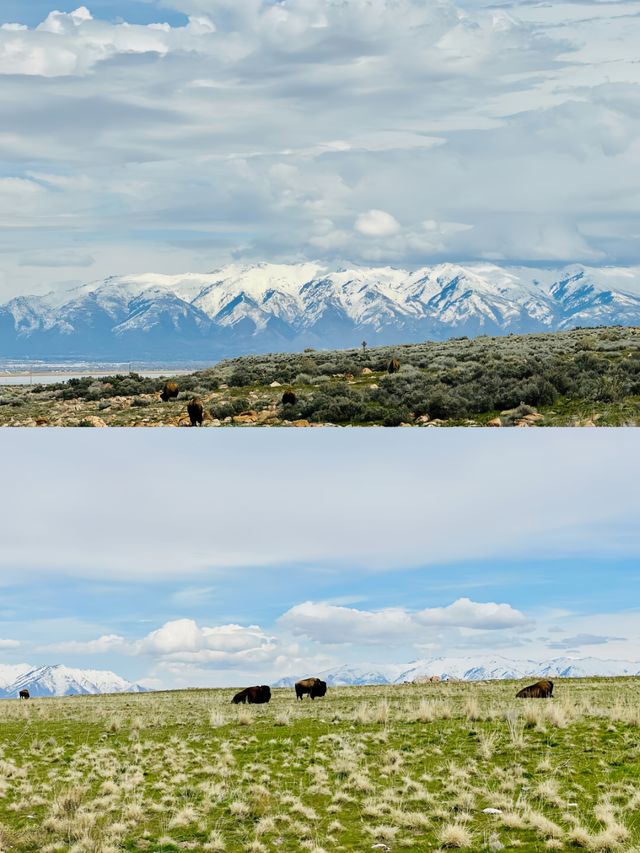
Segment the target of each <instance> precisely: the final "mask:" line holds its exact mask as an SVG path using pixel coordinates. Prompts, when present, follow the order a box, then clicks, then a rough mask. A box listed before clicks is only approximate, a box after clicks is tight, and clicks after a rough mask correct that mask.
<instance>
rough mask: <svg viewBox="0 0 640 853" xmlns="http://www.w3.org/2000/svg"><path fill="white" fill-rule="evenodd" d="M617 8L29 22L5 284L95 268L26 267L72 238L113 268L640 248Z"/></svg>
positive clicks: (236, 1) (300, 10) (18, 41)
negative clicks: (29, 258) (168, 260)
mask: <svg viewBox="0 0 640 853" xmlns="http://www.w3.org/2000/svg"><path fill="white" fill-rule="evenodd" d="M53 5H54V4H52V6H53ZM487 5H488V4H487ZM593 5H594V4H591V6H589V8H588V9H587V8H586V7H585V8H583V7H581V12H580V15H579V16H576V14H575V7H574V6H572V5H571V4H567V3H560V4H553V6H552V7H549V6H546V7H541V6H539V5H538V6H535V7H533V6H531V5H525V4H514V5H512V7H511V8H509V9H501V10H497V9H495V8H483V6H484V4H476V3H473V4H472V3H466V2H464V0H441V2H438V3H424V2H422V0H348V2H335V0H284V2H279V3H271V2H262V0H242V2H240V0H233V2H231V0H171V2H166V3H165V4H164V6H165V7H166V9H167V11H168V10H169V9H174V10H178V11H181V12H184V13H185V14H186V15H188V16H189V18H188V21H187V23H186V24H185V25H183V26H170V25H168V24H164V23H162V9H161V8H159V11H158V19H159V20H158V23H156V24H150V25H144V26H143V25H138V24H135V25H134V24H129V23H127V22H124V23H114V22H110V21H105V20H101V19H99V18H98V17H97V12H96V11H95V10H92V8H91V4H90V3H88V4H87V5H86V6H80V7H79V8H78V9H77V10H76V11H74V12H67V13H62V12H56V11H51V13H50V14H49V15H48V16H46V17H45V18H44V20H43V21H42V22H41V23H40V24H39V25H38V26H36V27H33V28H26V29H25V28H24V27H19V26H15V25H11V24H10V23H8V24H5V25H4V26H3V27H2V28H1V29H0V104H1V105H2V114H3V123H2V127H1V128H0V158H1V159H2V160H3V162H4V163H5V169H4V175H5V176H4V178H3V179H2V181H3V183H2V185H1V186H0V199H2V202H3V203H2V205H1V206H2V210H4V211H7V210H9V211H12V212H13V211H15V212H17V214H18V215H17V216H15V217H13V218H12V217H6V221H5V220H3V222H2V224H3V225H4V226H5V229H6V233H5V234H3V235H2V236H0V253H2V258H3V264H2V268H3V272H4V279H5V280H6V282H7V284H6V285H0V287H2V290H3V291H4V292H7V293H9V292H11V291H13V292H15V291H16V290H18V291H20V292H24V291H26V290H31V289H33V287H34V286H36V285H38V286H42V287H45V286H46V285H48V284H50V282H51V281H55V280H56V277H58V276H59V277H60V280H62V279H63V278H65V279H67V278H69V277H70V276H74V277H75V275H77V273H74V272H73V266H72V265H69V266H68V268H67V267H62V266H56V265H55V264H53V263H52V264H51V274H50V276H49V277H48V278H49V281H44V282H43V278H46V274H44V273H43V272H42V267H40V268H38V269H36V268H32V267H30V266H29V265H27V266H25V265H20V260H19V259H20V257H21V256H24V255H25V254H27V253H28V252H32V251H33V248H34V246H38V247H39V249H41V250H42V252H43V257H44V256H45V255H44V253H45V250H46V249H47V248H49V246H48V245H47V244H48V243H50V248H55V249H57V250H60V251H72V250H74V249H75V250H76V251H78V248H77V247H78V246H81V247H82V249H81V251H80V252H79V256H80V257H81V258H85V259H88V258H91V257H93V258H95V263H94V264H93V266H92V273H91V277H98V276H100V275H107V274H110V273H112V272H128V271H129V269H128V268H127V265H131V264H132V263H135V256H136V253H137V254H138V256H139V257H140V258H141V259H144V262H145V263H151V264H153V258H154V257H156V256H157V255H158V253H159V252H160V251H161V250H164V251H166V250H167V248H170V249H172V250H173V251H174V252H175V253H176V255H178V254H179V256H180V260H181V263H182V265H183V267H185V268H188V267H191V268H196V267H197V268H201V269H205V268H209V269H210V268H212V267H214V266H216V265H218V264H221V263H224V262H226V261H227V260H230V259H233V258H234V257H238V256H242V257H243V258H246V259H251V258H260V259H269V260H293V259H295V260H298V259H300V258H302V257H307V258H310V257H313V258H315V257H318V256H321V257H322V259H326V260H335V259H347V260H350V261H353V262H358V261H361V262H374V261H375V262H382V263H387V262H393V263H400V264H402V265H404V266H407V265H418V264H422V263H427V262H430V261H439V260H443V259H446V260H459V261H464V260H466V259H469V260H472V259H476V260H477V259H479V258H492V259H497V260H505V261H526V260H531V261H544V260H553V261H590V262H596V263H606V262H609V261H614V260H615V261H616V262H625V261H627V260H630V259H631V258H634V259H635V252H636V248H635V247H636V235H637V232H638V228H639V227H640V221H639V218H638V214H637V203H636V200H637V194H638V191H639V190H640V183H639V182H640V177H636V176H637V169H636V168H635V163H636V162H637V157H638V153H639V151H638V139H640V115H639V114H638V111H637V108H636V105H637V98H638V87H639V86H640V66H638V63H637V62H636V61H635V53H636V49H635V45H636V44H637V37H638V34H639V28H640V23H639V22H640V18H638V17H633V16H627V17H624V16H622V15H620V14H619V8H618V6H617V5H616V4H598V5H599V8H598V9H597V10H595V9H592V6H593ZM605 6H606V8H603V7H605ZM612 56H615V57H616V60H615V62H614V61H612V60H611V57H612ZM7 164H8V165H7ZM7 180H10V181H13V182H14V183H13V184H7V183H6V181H7ZM16 181H18V182H21V183H15V182H16ZM389 211H392V213H393V219H389V218H387V217H386V216H385V215H384V213H383V212H387V213H388V212H389ZM376 212H378V213H376ZM458 226H459V227H458ZM8 229H10V233H8ZM132 256H133V258H134V260H133V261H131V258H132ZM52 257H54V256H52ZM140 263H142V260H141V261H140ZM172 263H173V261H172ZM164 264H165V261H163V265H164ZM136 266H137V264H136ZM67 269H68V272H66V270H67ZM11 295H13V294H12V293H11Z"/></svg>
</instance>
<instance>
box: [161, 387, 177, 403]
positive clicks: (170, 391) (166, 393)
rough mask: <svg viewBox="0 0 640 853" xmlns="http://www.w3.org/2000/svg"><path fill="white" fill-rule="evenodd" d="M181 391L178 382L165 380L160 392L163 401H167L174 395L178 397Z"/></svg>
mask: <svg viewBox="0 0 640 853" xmlns="http://www.w3.org/2000/svg"><path fill="white" fill-rule="evenodd" d="M179 392H180V389H179V388H178V383H177V382H165V383H164V388H163V389H162V391H161V393H160V399H161V400H162V402H163V403H167V402H168V401H169V400H171V399H172V398H174V397H177V396H178V394H179Z"/></svg>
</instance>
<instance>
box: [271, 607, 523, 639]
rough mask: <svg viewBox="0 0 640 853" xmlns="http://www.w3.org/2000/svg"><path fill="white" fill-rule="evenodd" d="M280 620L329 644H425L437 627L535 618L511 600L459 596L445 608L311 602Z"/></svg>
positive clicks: (517, 624) (503, 624)
mask: <svg viewBox="0 0 640 853" xmlns="http://www.w3.org/2000/svg"><path fill="white" fill-rule="evenodd" d="M279 624H280V625H281V626H282V627H284V628H286V629H287V630H289V631H291V632H292V633H293V634H298V635H301V636H305V637H309V638H310V639H313V640H315V641H317V642H321V643H328V644H345V643H355V644H367V645H369V644H373V645H387V644H389V643H392V642H395V643H407V642H409V643H411V644H413V645H424V643H425V640H426V638H427V637H428V636H430V635H433V629H434V628H466V629H474V630H485V631H486V630H491V631H500V630H505V629H514V628H522V627H525V626H526V627H528V626H530V625H531V620H530V619H528V618H527V617H526V616H525V615H524V614H523V613H522V612H520V611H519V610H515V609H514V608H512V607H511V606H510V605H509V604H494V603H480V602H475V601H471V600H470V599H469V598H460V599H458V600H457V601H454V602H453V603H452V604H450V605H448V606H446V607H432V608H427V609H425V610H417V611H410V610H406V609H404V608H384V609H382V610H359V609H356V608H352V607H341V606H336V605H333V604H326V603H323V602H313V601H307V602H304V603H303V604H298V605H296V606H295V607H292V608H291V609H290V610H288V611H287V612H286V613H284V614H283V615H282V616H281V617H280V619H279Z"/></svg>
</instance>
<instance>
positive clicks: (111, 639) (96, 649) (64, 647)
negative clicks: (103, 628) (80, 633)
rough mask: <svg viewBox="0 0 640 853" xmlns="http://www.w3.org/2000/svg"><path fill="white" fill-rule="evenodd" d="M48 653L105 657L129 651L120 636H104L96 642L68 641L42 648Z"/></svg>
mask: <svg viewBox="0 0 640 853" xmlns="http://www.w3.org/2000/svg"><path fill="white" fill-rule="evenodd" d="M42 648H43V650H46V651H48V652H58V653H60V654H72V655H75V654H78V655H105V654H111V653H114V652H124V651H126V650H127V642H126V640H125V638H124V637H121V636H120V635H119V634H104V635H103V636H102V637H98V638H97V639H96V640H68V641H67V642H62V643H52V644H50V645H47V646H43V647H42Z"/></svg>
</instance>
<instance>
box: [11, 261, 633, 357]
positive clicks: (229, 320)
mask: <svg viewBox="0 0 640 853" xmlns="http://www.w3.org/2000/svg"><path fill="white" fill-rule="evenodd" d="M616 324H622V325H640V268H636V267H629V268H613V267H608V268H589V267H579V266H575V265H574V266H571V267H567V268H564V269H557V270H549V269H533V268H525V267H519V268H516V267H499V266H496V265H494V264H490V263H478V264H468V265H462V264H457V263H442V264H438V265H435V266H433V267H423V268H421V269H418V270H413V271H411V270H404V269H396V268H393V267H379V268H374V267H358V266H344V267H340V268H339V269H331V268H329V267H328V266H326V265H324V264H322V263H320V262H314V261H310V262H304V263H299V264H275V263H257V264H240V263H235V264H229V265H228V266H226V267H222V268H220V269H218V270H214V271H213V272H210V273H183V274H177V275H167V274H163V273H142V274H134V275H121V276H110V277H109V278H107V279H104V280H102V281H95V282H91V283H89V284H85V285H82V286H80V287H76V288H74V289H73V290H69V291H65V292H60V293H55V294H53V293H52V294H49V295H47V296H45V297H28V296H21V297H17V298H15V299H12V300H10V301H9V302H7V303H6V304H5V305H2V306H0V357H11V358H16V357H20V356H26V355H28V356H29V357H31V358H34V357H40V358H45V359H46V358H55V357H69V356H71V355H73V356H79V357H84V358H87V359H91V358H103V359H104V358H113V359H129V360H131V359H137V360H140V359H143V358H149V359H152V358H154V357H161V358H162V359H167V358H172V359H176V360H189V359H192V358H199V359H204V358H206V359H214V358H216V357H221V356H234V355H240V354H243V353H251V352H266V351H274V350H275V351H277V350H280V351H295V350H301V349H303V348H304V347H306V346H314V347H317V346H320V347H325V348H344V347H353V346H359V344H360V342H361V341H362V339H363V337H364V338H365V339H366V340H367V341H368V342H369V344H370V345H371V346H373V345H375V344H376V343H377V344H396V343H411V342H415V341H423V340H425V339H433V340H442V339H446V338H448V337H451V336H457V335H462V334H465V335H476V334H496V335H500V334H508V333H509V332H521V333H522V332H539V331H553V330H561V329H568V328H572V327H574V326H591V325H616Z"/></svg>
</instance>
